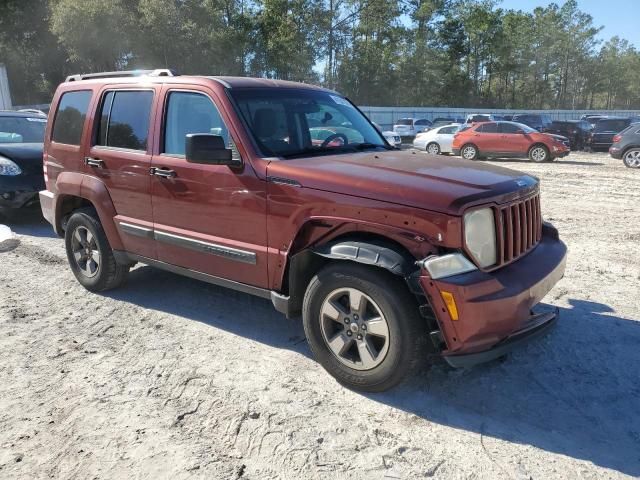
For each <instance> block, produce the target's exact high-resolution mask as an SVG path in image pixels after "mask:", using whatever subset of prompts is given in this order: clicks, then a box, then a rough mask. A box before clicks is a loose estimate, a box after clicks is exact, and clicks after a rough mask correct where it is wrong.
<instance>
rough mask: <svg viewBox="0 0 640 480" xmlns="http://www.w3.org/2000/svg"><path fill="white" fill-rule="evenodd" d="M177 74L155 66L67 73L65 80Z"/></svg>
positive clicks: (173, 75) (75, 80) (170, 75)
mask: <svg viewBox="0 0 640 480" xmlns="http://www.w3.org/2000/svg"><path fill="white" fill-rule="evenodd" d="M177 75H178V74H177V73H176V72H175V71H173V70H170V69H168V68H156V69H155V70H121V71H118V72H101V73H80V74H76V75H69V76H68V77H67V79H66V80H65V81H66V82H77V81H79V80H91V79H96V78H118V77H141V76H148V77H175V76H177Z"/></svg>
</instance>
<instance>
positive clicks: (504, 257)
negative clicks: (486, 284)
mask: <svg viewBox="0 0 640 480" xmlns="http://www.w3.org/2000/svg"><path fill="white" fill-rule="evenodd" d="M496 210H497V212H496V224H497V225H496V228H497V230H496V237H497V248H498V262H497V266H501V265H506V264H507V263H510V262H513V261H514V260H517V259H518V258H520V257H522V256H523V255H525V254H526V253H527V252H529V251H530V250H532V249H533V248H534V247H535V246H536V245H537V244H538V243H539V242H540V238H541V237H542V215H541V214H540V195H539V194H536V195H534V196H532V197H529V198H527V199H526V200H520V201H517V202H514V203H511V204H510V205H507V206H503V207H498V208H497V209H496Z"/></svg>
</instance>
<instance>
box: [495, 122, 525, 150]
mask: <svg viewBox="0 0 640 480" xmlns="http://www.w3.org/2000/svg"><path fill="white" fill-rule="evenodd" d="M499 128H500V136H501V139H502V145H503V149H504V153H507V154H509V155H523V154H526V153H527V152H528V150H529V145H530V144H531V141H530V140H529V137H528V135H526V134H525V133H524V131H523V130H522V129H521V128H519V127H518V126H517V125H514V124H513V123H500V127H499Z"/></svg>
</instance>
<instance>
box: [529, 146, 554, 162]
mask: <svg viewBox="0 0 640 480" xmlns="http://www.w3.org/2000/svg"><path fill="white" fill-rule="evenodd" d="M549 158H550V155H549V150H548V149H547V147H545V146H544V145H534V146H533V147H532V148H531V150H529V159H530V160H532V161H534V162H537V163H542V162H546V161H548V160H549Z"/></svg>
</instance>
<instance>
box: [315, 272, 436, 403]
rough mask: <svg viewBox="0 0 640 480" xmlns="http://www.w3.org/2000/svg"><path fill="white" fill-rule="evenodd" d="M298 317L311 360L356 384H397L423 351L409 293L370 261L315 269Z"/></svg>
mask: <svg viewBox="0 0 640 480" xmlns="http://www.w3.org/2000/svg"><path fill="white" fill-rule="evenodd" d="M303 323H304V330H305V334H306V337H307V340H308V342H309V346H310V347H311V351H312V352H313V354H314V356H315V358H316V360H317V361H318V362H319V363H320V364H321V365H322V366H323V367H324V368H325V369H326V370H327V371H328V372H329V373H330V374H331V375H333V376H334V377H335V378H336V379H337V380H338V381H339V382H340V383H342V384H343V385H345V386H347V387H349V388H353V389H357V390H362V391H368V392H381V391H384V390H387V389H389V388H391V387H393V386H394V385H397V384H398V383H400V382H401V381H402V379H403V378H404V377H405V376H406V374H407V373H408V372H409V371H410V370H411V369H412V368H413V367H414V366H415V365H416V363H417V362H418V360H419V359H420V358H421V357H422V356H423V355H426V353H427V352H426V351H424V352H421V351H420V350H421V349H422V348H423V340H424V338H425V333H426V329H425V327H424V325H423V323H422V321H421V317H420V315H419V313H418V305H417V303H416V300H415V298H413V296H412V295H411V294H410V293H409V291H408V290H407V288H406V286H405V285H404V284H403V283H402V282H401V280H400V279H398V278H396V277H394V276H393V275H392V274H390V273H388V272H386V271H383V270H380V269H378V268H375V267H366V266H362V265H357V264H351V263H347V262H338V263H335V264H330V265H329V266H327V267H325V268H324V269H323V270H321V271H320V272H319V273H318V274H317V275H316V276H315V277H313V279H312V280H311V282H310V283H309V287H308V288H307V291H306V294H305V297H304V303H303ZM425 350H426V349H425Z"/></svg>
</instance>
